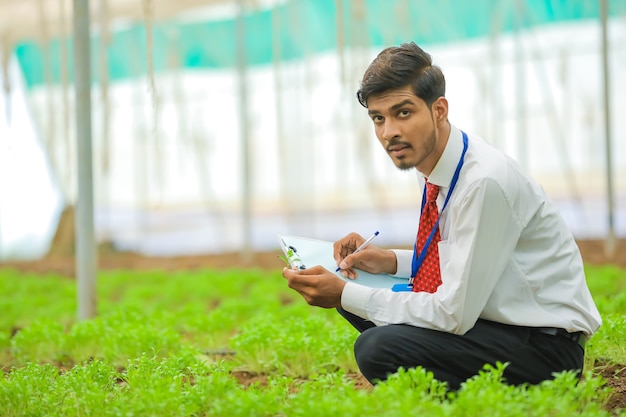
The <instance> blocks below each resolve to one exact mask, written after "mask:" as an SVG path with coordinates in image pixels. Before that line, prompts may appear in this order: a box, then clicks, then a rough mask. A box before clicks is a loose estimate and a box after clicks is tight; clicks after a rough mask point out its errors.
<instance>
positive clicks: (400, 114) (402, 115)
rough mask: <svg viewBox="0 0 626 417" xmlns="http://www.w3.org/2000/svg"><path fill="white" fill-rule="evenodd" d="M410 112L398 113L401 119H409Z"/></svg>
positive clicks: (401, 111) (402, 111)
mask: <svg viewBox="0 0 626 417" xmlns="http://www.w3.org/2000/svg"><path fill="white" fill-rule="evenodd" d="M409 114H410V112H409V111H408V110H400V112H399V113H398V115H399V116H400V117H409Z"/></svg>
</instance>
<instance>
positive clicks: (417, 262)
mask: <svg viewBox="0 0 626 417" xmlns="http://www.w3.org/2000/svg"><path fill="white" fill-rule="evenodd" d="M461 133H462V134H463V152H462V153H461V158H460V159H459V163H458V164H457V165H456V170H455V171H454V175H453V176H452V182H451V183H450V191H448V195H447V196H446V201H445V202H444V203H443V208H442V209H441V213H443V211H444V210H445V209H446V206H447V205H448V201H449V200H450V196H451V195H452V191H454V187H455V186H456V183H457V181H458V180H459V173H460V172H461V167H462V166H463V161H464V160H465V152H467V146H468V144H467V134H466V133H465V132H463V131H461ZM425 205H426V183H424V194H422V208H421V211H420V215H421V213H422V212H423V211H424V206H425ZM441 213H439V217H437V222H436V223H435V225H434V226H433V230H431V231H430V235H429V236H428V239H426V243H424V247H423V248H422V250H421V251H420V254H419V257H418V256H417V239H415V245H413V261H412V262H411V279H410V280H409V286H412V285H413V280H414V279H415V276H416V275H417V271H419V269H420V267H421V266H422V262H424V258H425V257H426V252H428V246H430V242H431V241H432V240H433V237H434V236H435V231H436V230H437V228H438V227H439V220H441Z"/></svg>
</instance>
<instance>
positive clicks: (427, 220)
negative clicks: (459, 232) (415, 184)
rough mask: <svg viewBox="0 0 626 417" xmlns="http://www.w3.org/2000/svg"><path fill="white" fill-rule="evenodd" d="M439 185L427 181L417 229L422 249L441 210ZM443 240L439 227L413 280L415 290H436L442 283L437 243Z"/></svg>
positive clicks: (418, 243) (419, 248)
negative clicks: (424, 201)
mask: <svg viewBox="0 0 626 417" xmlns="http://www.w3.org/2000/svg"><path fill="white" fill-rule="evenodd" d="M438 194H439V186H438V185H434V184H430V183H429V182H427V183H426V204H425V205H424V210H423V211H422V215H421V216H420V224H419V229H418V231H417V250H418V253H420V252H421V251H422V248H423V247H424V244H425V243H426V240H427V239H428V236H429V235H430V233H431V232H432V230H433V227H435V224H436V223H437V218H438V217H439V211H438V210H437V195H438ZM440 240H441V235H440V234H439V227H437V230H436V231H435V236H433V239H432V241H431V242H430V245H429V247H428V249H427V252H426V257H425V258H424V261H423V262H422V265H421V267H420V269H419V271H417V276H416V277H415V280H414V281H413V291H415V292H420V291H425V292H431V293H432V292H435V291H437V288H438V287H439V285H441V270H440V269H439V248H438V245H437V243H438V242H439V241H440Z"/></svg>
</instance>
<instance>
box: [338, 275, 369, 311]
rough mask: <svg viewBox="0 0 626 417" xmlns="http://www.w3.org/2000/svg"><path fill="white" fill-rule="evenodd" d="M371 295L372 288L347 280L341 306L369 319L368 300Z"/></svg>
mask: <svg viewBox="0 0 626 417" xmlns="http://www.w3.org/2000/svg"><path fill="white" fill-rule="evenodd" d="M371 295H372V288H370V287H366V286H365V285H359V284H356V283H354V282H346V285H345V287H343V291H342V293H341V308H343V309H344V310H346V311H347V312H349V313H352V314H354V315H357V316H359V317H361V318H363V319H366V320H367V319H368V317H367V302H368V301H369V299H370V296H371Z"/></svg>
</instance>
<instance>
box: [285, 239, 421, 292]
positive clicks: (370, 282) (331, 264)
mask: <svg viewBox="0 0 626 417" xmlns="http://www.w3.org/2000/svg"><path fill="white" fill-rule="evenodd" d="M277 236H278V240H279V242H280V246H281V248H283V252H285V248H284V247H283V244H282V241H284V242H285V244H287V246H293V247H294V248H295V249H296V251H297V252H298V255H299V256H300V259H301V260H302V263H303V264H304V265H305V266H306V267H307V268H310V267H312V266H316V265H321V266H323V267H324V268H326V269H328V270H329V271H331V272H332V271H335V269H337V264H336V263H335V259H334V258H333V242H328V241H325V240H317V239H309V238H306V237H299V236H289V235H277ZM285 256H287V254H286V253H285ZM357 272H358V274H359V276H358V277H357V278H356V279H354V280H352V279H348V278H344V277H343V275H341V272H336V275H337V276H338V277H339V278H341V279H343V280H344V281H349V282H355V283H357V284H361V285H365V286H368V287H372V288H391V287H393V286H394V285H395V284H404V285H406V284H407V283H408V282H409V279H408V278H396V277H393V276H391V275H388V274H370V273H369V272H365V271H361V270H360V269H359V270H357Z"/></svg>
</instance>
